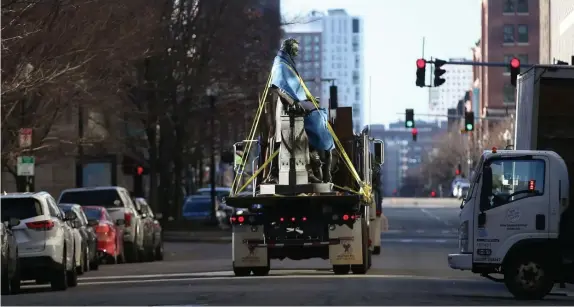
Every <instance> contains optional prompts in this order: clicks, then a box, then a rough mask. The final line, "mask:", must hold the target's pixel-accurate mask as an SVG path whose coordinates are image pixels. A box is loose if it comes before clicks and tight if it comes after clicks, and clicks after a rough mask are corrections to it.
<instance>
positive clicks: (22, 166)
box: [16, 156, 35, 176]
mask: <svg viewBox="0 0 574 307" xmlns="http://www.w3.org/2000/svg"><path fill="white" fill-rule="evenodd" d="M34 164H35V159H34V157H33V156H21V157H18V164H17V167H16V169H17V170H16V171H17V173H18V176H34Z"/></svg>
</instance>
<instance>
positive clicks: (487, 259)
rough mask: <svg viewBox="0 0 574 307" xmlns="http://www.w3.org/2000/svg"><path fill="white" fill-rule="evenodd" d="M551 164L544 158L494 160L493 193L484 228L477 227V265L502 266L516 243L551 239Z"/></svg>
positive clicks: (492, 163) (475, 250) (475, 259)
mask: <svg viewBox="0 0 574 307" xmlns="http://www.w3.org/2000/svg"><path fill="white" fill-rule="evenodd" d="M548 165H549V164H548V160H547V159H546V158H545V157H534V158H532V159H530V158H520V159H516V158H513V159H510V158H507V159H505V158H502V159H496V160H492V161H491V163H490V167H491V169H492V192H491V195H490V197H489V203H488V206H487V209H486V211H484V213H485V215H486V219H485V220H486V222H485V225H484V226H483V227H480V226H478V227H477V228H475V234H474V238H475V246H474V257H473V258H474V262H476V263H501V262H502V259H503V258H504V255H505V254H506V252H507V251H508V250H509V249H510V248H511V247H512V246H513V245H514V244H515V243H516V242H518V241H520V240H523V239H526V238H545V239H547V238H548V237H549V232H548V227H547V225H548V217H549V214H550V212H549V210H550V206H549V204H550V197H549V195H550V193H549V190H550V189H549V187H548V186H546V183H547V182H549V171H548ZM483 193H487V192H486V191H483ZM477 214H478V212H477ZM476 225H478V223H477V224H476Z"/></svg>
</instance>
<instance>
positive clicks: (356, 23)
mask: <svg viewBox="0 0 574 307" xmlns="http://www.w3.org/2000/svg"><path fill="white" fill-rule="evenodd" d="M353 33H359V19H358V18H353Z"/></svg>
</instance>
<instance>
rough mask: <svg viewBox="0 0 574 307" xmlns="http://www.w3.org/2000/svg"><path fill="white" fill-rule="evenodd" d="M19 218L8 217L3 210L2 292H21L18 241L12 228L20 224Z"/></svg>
mask: <svg viewBox="0 0 574 307" xmlns="http://www.w3.org/2000/svg"><path fill="white" fill-rule="evenodd" d="M19 224H20V220H19V219H17V218H14V217H13V218H6V217H5V216H4V212H2V223H0V238H1V240H2V243H1V244H2V294H15V293H18V292H20V268H19V266H18V243H16V238H15V237H14V233H13V232H12V228H13V227H15V226H18V225H19Z"/></svg>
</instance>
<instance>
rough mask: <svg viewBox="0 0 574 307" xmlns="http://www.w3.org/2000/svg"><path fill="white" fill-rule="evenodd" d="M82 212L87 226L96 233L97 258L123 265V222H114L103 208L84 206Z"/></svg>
mask: <svg viewBox="0 0 574 307" xmlns="http://www.w3.org/2000/svg"><path fill="white" fill-rule="evenodd" d="M82 210H83V211H84V213H85V214H86V217H87V218H88V224H89V226H90V227H91V228H93V229H94V232H95V233H96V237H97V251H98V258H99V259H100V260H104V261H105V262H106V263H113V264H116V263H124V262H125V257H124V245H123V242H124V240H123V230H122V226H123V223H124V220H122V219H120V220H117V221H116V222H114V220H113V219H112V217H111V216H110V214H109V213H108V210H106V208H104V207H98V206H84V207H82Z"/></svg>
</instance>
